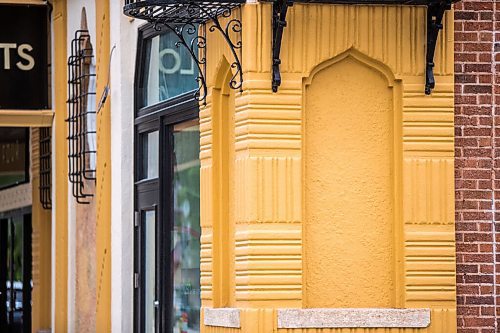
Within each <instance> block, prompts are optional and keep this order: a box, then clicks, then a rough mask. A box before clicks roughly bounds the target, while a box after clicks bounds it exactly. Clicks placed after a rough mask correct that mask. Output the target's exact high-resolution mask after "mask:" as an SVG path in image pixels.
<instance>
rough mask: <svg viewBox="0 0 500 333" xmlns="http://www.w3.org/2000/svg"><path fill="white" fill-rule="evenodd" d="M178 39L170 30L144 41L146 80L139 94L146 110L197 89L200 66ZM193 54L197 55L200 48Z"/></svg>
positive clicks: (141, 103) (144, 79)
mask: <svg viewBox="0 0 500 333" xmlns="http://www.w3.org/2000/svg"><path fill="white" fill-rule="evenodd" d="M178 40H179V39H178V37H177V36H176V35H175V34H174V33H173V32H171V31H169V32H166V33H164V34H161V35H159V36H155V37H153V38H149V39H146V40H145V41H144V43H145V45H144V52H145V54H144V66H145V68H144V77H143V81H142V87H140V88H139V89H140V91H139V94H140V96H141V98H140V106H141V107H145V106H149V105H153V104H157V103H159V102H162V101H165V100H167V99H169V98H172V97H175V96H178V95H180V94H182V93H185V92H188V91H192V90H195V89H196V88H197V87H198V83H197V81H196V77H197V76H198V67H197V66H196V63H195V61H194V60H193V58H192V57H191V55H190V54H189V52H188V50H187V49H186V48H185V47H183V46H177V45H175V44H176V42H177V41H178ZM194 52H198V51H197V49H195V50H194Z"/></svg>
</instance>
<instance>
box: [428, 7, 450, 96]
mask: <svg viewBox="0 0 500 333" xmlns="http://www.w3.org/2000/svg"><path fill="white" fill-rule="evenodd" d="M449 9H451V0H447V1H440V2H438V3H431V4H429V5H428V6H427V54H426V59H425V60H426V64H425V94H426V95H430V93H431V92H432V90H433V89H434V87H435V85H436V81H435V79H434V53H435V51H436V44H437V39H438V35H439V31H440V30H441V29H443V23H442V22H443V16H444V13H445V11H447V10H449Z"/></svg>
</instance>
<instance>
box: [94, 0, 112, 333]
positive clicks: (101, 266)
mask: <svg viewBox="0 0 500 333" xmlns="http://www.w3.org/2000/svg"><path fill="white" fill-rule="evenodd" d="M95 6H96V13H95V14H96V32H97V36H96V43H97V45H96V46H95V50H96V54H95V56H96V91H97V103H98V102H99V99H100V97H101V96H102V95H103V92H104V89H105V87H106V85H107V84H108V82H109V66H110V65H111V64H110V50H111V48H110V25H109V0H99V1H95ZM110 103H111V98H110V97H108V99H107V101H106V103H105V104H104V105H103V107H102V109H101V110H100V111H99V113H98V114H97V171H96V179H97V181H96V193H95V200H96V211H97V216H96V259H97V262H96V268H97V272H96V273H97V274H96V290H95V291H96V332H102V333H107V332H111V174H110V170H111V107H110ZM96 110H97V105H96Z"/></svg>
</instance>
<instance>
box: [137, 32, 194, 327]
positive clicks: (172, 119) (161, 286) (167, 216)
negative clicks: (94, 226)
mask: <svg viewBox="0 0 500 333" xmlns="http://www.w3.org/2000/svg"><path fill="white" fill-rule="evenodd" d="M160 34H162V32H161V31H156V30H155V29H154V27H153V25H151V24H146V25H143V26H142V27H140V28H139V36H138V44H137V57H136V71H135V83H134V116H135V120H134V127H135V130H134V212H135V227H134V284H135V282H136V281H135V279H136V278H137V279H138V280H137V282H138V285H134V332H136V333H141V332H142V331H141V329H142V327H144V320H145V318H144V314H145V313H144V312H145V311H144V309H145V303H144V299H143V297H142V295H143V289H142V287H143V286H144V273H143V272H144V264H145V257H144V246H143V245H144V244H143V238H144V229H145V228H144V227H143V225H142V221H143V214H144V213H145V212H146V211H151V210H155V212H156V214H155V219H156V244H155V246H156V263H155V272H156V287H155V291H156V298H157V300H158V301H159V306H158V308H157V310H156V312H155V318H156V319H155V325H156V329H157V331H158V332H168V329H169V328H170V327H172V322H171V314H172V302H173V275H172V274H171V273H172V269H171V267H170V262H171V258H170V242H171V239H170V238H171V231H172V230H173V221H174V216H173V204H172V203H173V187H172V183H173V160H172V156H171V153H172V151H173V126H174V125H175V124H178V123H181V122H184V121H187V120H191V119H196V118H198V116H199V102H198V101H197V100H196V99H194V98H193V92H194V91H189V92H186V93H183V94H182V95H179V96H176V97H173V98H170V99H168V100H166V101H162V102H159V103H157V104H154V105H148V106H145V107H141V105H140V101H141V98H142V95H141V90H142V89H140V87H141V86H142V83H143V82H144V73H143V69H144V61H145V55H146V50H145V47H144V45H145V41H146V39H149V38H153V37H155V36H158V35H160ZM154 131H159V145H158V149H159V158H158V160H159V161H158V162H159V166H158V168H159V172H158V178H155V179H141V178H142V175H143V170H142V161H143V157H144V153H143V151H142V142H141V140H140V137H141V135H144V134H147V133H150V132H154ZM162 203H165V205H163V204H162ZM160 263H163V264H160ZM160 282H161V283H160Z"/></svg>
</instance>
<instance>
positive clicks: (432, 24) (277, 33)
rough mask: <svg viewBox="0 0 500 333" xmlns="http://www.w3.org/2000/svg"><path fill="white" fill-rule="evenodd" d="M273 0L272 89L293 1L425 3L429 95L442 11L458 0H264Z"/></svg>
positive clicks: (276, 83) (276, 85)
mask: <svg viewBox="0 0 500 333" xmlns="http://www.w3.org/2000/svg"><path fill="white" fill-rule="evenodd" d="M267 1H271V2H272V3H273V68H272V70H273V73H272V88H273V91H274V92H277V91H278V88H279V86H280V85H281V73H280V64H281V59H280V52H281V41H282V38H283V30H284V28H285V27H286V25H287V22H286V14H287V11H288V8H289V7H290V6H292V5H293V3H323V4H344V5H356V4H358V5H359V4H363V5H413V6H424V5H426V6H427V50H426V64H425V66H426V70H425V93H426V94H427V95H429V94H430V93H431V92H432V89H434V86H435V84H436V83H435V79H434V72H433V70H434V52H435V50H436V43H437V39H438V35H439V31H440V30H441V29H442V28H443V25H442V23H441V22H442V20H443V16H444V13H445V11H446V10H449V9H451V4H452V2H456V1H458V0H352V1H351V0H267Z"/></svg>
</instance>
